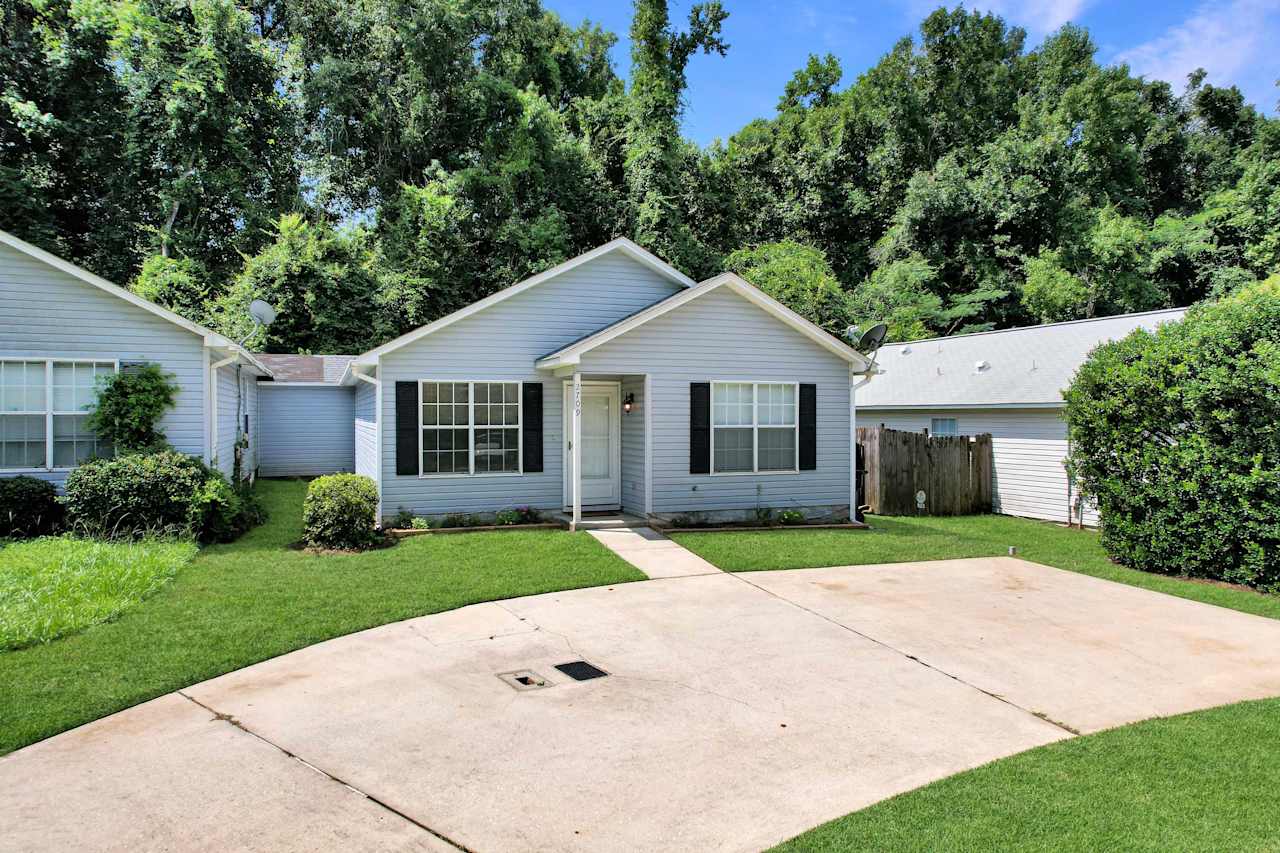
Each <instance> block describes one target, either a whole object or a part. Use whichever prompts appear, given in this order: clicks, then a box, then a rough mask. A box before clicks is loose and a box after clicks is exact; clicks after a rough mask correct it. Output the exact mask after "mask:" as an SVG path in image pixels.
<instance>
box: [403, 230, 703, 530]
mask: <svg viewBox="0 0 1280 853" xmlns="http://www.w3.org/2000/svg"><path fill="white" fill-rule="evenodd" d="M678 289H680V288H679V285H677V284H675V283H674V282H672V281H670V280H669V279H666V278H664V277H662V276H660V275H659V274H658V273H656V272H654V271H653V270H651V269H650V268H648V267H646V266H645V265H643V264H641V263H639V262H638V261H635V260H632V259H631V258H629V257H627V256H625V255H622V254H620V253H613V254H609V255H605V256H602V257H600V258H597V259H595V260H593V261H589V262H587V263H585V264H582V265H581V266H578V267H576V268H574V269H572V270H570V271H569V272H566V273H564V274H562V275H560V276H557V277H555V278H553V279H550V280H549V281H546V282H544V283H542V284H539V285H537V286H535V287H532V288H530V289H529V290H526V291H524V292H523V293H519V294H517V295H515V296H513V297H511V298H509V299H507V300H505V301H503V302H500V303H498V304H496V305H494V306H492V307H490V308H488V309H486V310H484V311H481V312H479V313H477V314H474V315H472V316H470V317H467V318H466V319H463V320H460V321H458V322H456V323H454V324H453V325H451V326H448V327H446V328H444V329H441V330H440V331H438V332H435V333H433V334H431V335H427V336H426V337H425V338H422V339H421V340H419V341H415V342H414V343H411V344H408V345H406V346H404V347H402V348H400V349H398V350H394V351H392V352H390V353H388V354H386V355H385V356H383V357H382V361H381V364H380V366H379V374H378V376H379V378H380V379H381V381H382V388H383V394H382V414H383V417H382V423H383V424H384V427H383V429H384V433H383V442H382V454H383V456H382V512H383V514H384V515H390V514H392V513H394V512H396V511H397V510H398V509H399V508H400V507H406V508H408V509H409V510H411V511H413V512H415V513H419V514H424V515H431V514H440V513H446V512H492V511H495V510H499V509H503V508H505V507H510V506H514V505H521V504H524V505H530V506H534V507H539V508H543V509H558V508H560V507H561V506H562V500H563V475H562V472H561V467H560V465H561V457H562V455H563V454H562V441H563V433H562V423H561V422H562V420H563V417H562V408H563V396H562V392H561V388H562V385H561V380H559V379H555V378H552V377H550V376H548V375H547V374H545V373H539V372H537V371H536V370H535V369H534V366H533V365H534V362H535V361H536V360H537V359H538V358H539V357H541V356H543V355H546V354H547V353H549V352H552V351H554V350H556V349H559V348H560V347H563V346H565V345H566V344H568V343H570V342H572V341H574V340H577V339H579V338H581V337H583V336H585V335H588V334H590V333H592V332H595V331H597V330H599V329H601V328H602V327H604V326H607V325H610V324H611V323H615V322H617V321H618V320H620V319H622V318H623V317H626V316H628V315H630V314H633V313H635V312H636V311H639V310H640V309H641V308H644V307H646V306H648V305H651V304H653V303H655V302H658V301H659V300H661V299H664V298H666V297H667V296H670V295H671V294H672V293H674V292H676V291H677V290H678ZM429 378H430V379H469V380H488V379H492V380H504V381H508V382H516V381H520V382H541V383H542V384H543V459H544V468H543V471H542V472H541V473H534V474H523V475H490V476H478V477H472V476H456V477H453V476H451V477H426V478H419V477H417V476H413V475H410V476H398V475H397V474H396V473H395V471H396V466H395V422H396V417H395V383H396V382H397V381H406V380H412V381H417V380H421V379H429Z"/></svg>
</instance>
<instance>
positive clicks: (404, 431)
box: [396, 382, 422, 474]
mask: <svg viewBox="0 0 1280 853" xmlns="http://www.w3.org/2000/svg"><path fill="white" fill-rule="evenodd" d="M421 464H422V460H420V459H418V383H417V382H397V383H396V473H397V474H417V473H418V467H419V466H420V465H421Z"/></svg>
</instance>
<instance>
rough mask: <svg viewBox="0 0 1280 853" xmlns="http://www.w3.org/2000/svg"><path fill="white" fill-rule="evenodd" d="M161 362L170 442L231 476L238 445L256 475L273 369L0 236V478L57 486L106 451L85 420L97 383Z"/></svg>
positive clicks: (245, 469)
mask: <svg viewBox="0 0 1280 853" xmlns="http://www.w3.org/2000/svg"><path fill="white" fill-rule="evenodd" d="M143 364H157V365H159V366H160V367H161V368H163V369H164V370H165V371H167V372H169V373H171V374H173V377H174V381H175V382H176V383H177V385H178V395H177V401H176V403H175V405H174V407H173V409H172V410H170V411H169V412H168V413H167V414H166V415H165V417H164V420H163V421H162V422H161V428H162V429H163V430H164V432H165V435H166V437H167V438H168V440H169V443H170V444H172V445H173V446H174V447H175V448H176V449H178V450H181V451H182V452H184V453H189V454H191V455H193V456H199V457H200V458H201V459H203V460H204V461H205V462H206V463H207V464H209V465H212V466H216V467H217V468H218V469H220V470H221V471H222V472H223V473H225V474H226V475H227V476H228V477H230V476H231V475H232V472H233V470H234V465H235V451H236V444H237V441H238V440H239V439H240V438H241V437H242V436H243V437H246V438H247V446H245V447H243V448H242V456H241V471H242V475H243V476H245V477H250V476H252V473H253V471H254V469H255V468H256V467H257V463H256V454H257V450H258V444H257V441H258V430H257V424H256V423H255V421H256V418H257V410H258V406H257V386H258V383H257V379H258V378H260V377H267V378H269V377H270V376H271V371H270V369H268V368H267V367H266V366H265V365H264V364H263V363H262V362H261V361H259V360H258V359H257V358H255V357H254V356H253V355H252V354H251V353H249V352H248V351H247V350H245V349H244V348H243V347H241V346H240V345H238V344H237V343H236V342H234V341H231V340H229V339H227V338H226V337H224V336H222V335H220V334H218V333H216V332H213V331H211V330H210V329H206V328H204V327H203V326H200V325H198V324H196V323H193V322H191V321H190V320H187V319H186V318H184V317H180V316H178V315H177V314H175V313H173V312H172V311H168V310H166V309H164V308H161V307H160V306H158V305H155V304H154V303H151V302H148V301H147V300H145V299H143V298H141V297H139V296H138V295H137V294H134V293H131V292H130V291H128V290H125V289H124V288H121V287H118V286H116V285H114V284H112V283H111V282H109V281H106V280H105V279H102V278H100V277H98V276H96V275H94V274H93V273H90V272H88V271H87V270H84V269H81V268H80V267H77V266H76V265H74V264H71V263H68V262H67V261H64V260H62V259H61V258H58V257H56V256H54V255H51V254H49V253H48V252H46V251H44V250H42V249H39V248H37V247H35V246H32V245H31V244H30V243H26V242H24V241H22V240H19V239H18V238H17V237H14V236H13V235H11V234H8V233H5V232H3V231H0V476H16V475H19V474H28V475H30V476H33V477H38V478H40V479H44V480H49V481H52V482H53V483H55V484H58V485H59V486H61V484H62V482H63V481H64V480H65V479H66V476H67V473H68V472H69V471H70V470H71V469H72V468H74V467H75V466H76V465H77V464H79V463H80V462H82V461H84V460H85V459H88V458H90V457H93V456H100V455H105V454H108V453H110V451H111V449H110V448H108V447H105V446H103V445H101V444H100V443H99V442H98V440H97V438H96V436H94V434H93V433H92V432H90V431H89V430H88V429H87V427H86V425H85V420H86V416H85V414H84V412H85V409H86V408H87V407H88V406H89V405H90V404H91V403H92V401H93V399H94V389H95V382H96V380H97V377H98V376H100V375H102V374H106V373H115V372H119V371H128V370H129V369H130V368H131V367H135V366H137V365H143Z"/></svg>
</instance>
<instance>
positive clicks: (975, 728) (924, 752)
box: [0, 558, 1280, 851]
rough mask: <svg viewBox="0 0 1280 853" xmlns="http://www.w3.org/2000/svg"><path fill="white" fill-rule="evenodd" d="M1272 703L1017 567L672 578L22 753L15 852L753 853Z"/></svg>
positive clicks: (1241, 640) (243, 680) (366, 649)
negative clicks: (1093, 748) (871, 807)
mask: <svg viewBox="0 0 1280 853" xmlns="http://www.w3.org/2000/svg"><path fill="white" fill-rule="evenodd" d="M576 660H585V661H587V662H589V663H591V664H594V665H595V666H597V667H599V668H600V669H602V670H605V671H607V672H608V675H607V676H604V677H600V678H594V679H591V680H586V681H575V680H573V679H571V678H569V677H568V676H566V675H564V674H563V673H561V672H560V671H558V670H557V669H555V665H556V664H563V663H566V662H570V661H576ZM513 672H514V673H517V676H516V677H515V678H518V677H519V674H520V673H524V677H525V678H527V679H528V680H529V681H530V682H531V683H530V684H529V685H523V684H520V682H519V681H518V680H515V681H514V683H515V684H516V685H517V686H519V687H520V688H522V689H516V687H513V686H511V685H512V681H513V680H514V679H513V677H511V676H508V677H507V678H505V679H504V678H502V677H499V674H503V673H513ZM539 682H544V683H545V686H539ZM526 687H527V689H525V688H526ZM1277 694H1280V622H1275V621H1271V620H1267V619H1262V618H1258V617H1252V616H1247V615H1244V614H1240V613H1236V612H1233V611H1229V610H1222V609H1218V608H1214V607H1210V606H1206V605H1200V604H1195V603H1192V602H1188V601H1184V600H1181V599H1176V598H1170V597H1167V596H1163V595H1159V594H1157V593H1151V592H1146V591H1144V590H1139V589H1135V588H1132V587H1127V586H1121V585H1117V584H1112V583H1108V582H1106V581H1099V580H1095V579H1092V578H1088V577H1084V576H1080V575H1074V574H1070V573H1067V572H1062V571H1058V570H1056V569H1050V568H1046V567H1043V566H1038V565H1035V564H1032V563H1027V562H1023V561H1020V560H1013V559H1004V558H996V559H980V560H950V561H941V562H932V563H908V564H900V565H892V566H862V567H855V568H836V569H813V570H799V571H789V572H757V573H749V574H743V575H736V576H734V575H727V574H722V573H716V574H704V575H695V576H688V577H676V578H669V579H663V580H652V581H646V582H640V583H634V584H627V585H622V586H618V587H608V588H606V587H600V588H596V589H588V590H578V591H573V592H564V593H553V594H549V595H540V596H534V597H530V598H523V599H515V600H511V601H505V602H501V603H491V604H482V605H477V606H474V607H468V608H464V609H461V610H457V611H453V612H450V613H445V614H440V615H437V616H429V617H423V618H420V619H413V620H410V621H407V622H402V623H398V624H395V625H387V626H384V627H381V628H375V629H373V630H370V631H365V632H363V633H360V634H355V635H352V636H349V637H345V638H342V639H338V640H333V641H331V642H327V643H322V644H320V645H317V646H313V647H311V648H308V649H304V650H302V651H299V652H296V653H293V654H290V655H286V656H284V657H281V658H277V659H275V660H272V661H268V662H265V663H262V664H259V665H257V666H253V667H250V668H248V669H244V670H241V671H239V672H235V673H231V674H229V675H226V676H222V677H220V678H216V679H213V680H212V681H208V682H205V683H204V684H200V685H197V686H195V687H193V688H190V689H188V690H184V691H182V692H181V693H178V694H172V695H170V696H166V697H163V698H161V699H157V700H155V701H153V702H149V703H146V704H144V705H141V706H138V707H136V708H133V709H131V710H128V711H125V712H122V713H120V714H116V715H114V716H112V717H108V718H106V719H103V720H100V721H98V722H95V723H91V724H89V725H87V726H84V727H82V728H80V729H77V730H75V731H71V732H67V733H65V734H63V735H59V736H57V737H54V738H51V739H49V740H47V741H44V742H42V743H39V744H36V745H34V746H32V747H28V748H27V749H24V750H20V751H19V752H16V753H14V754H12V755H10V756H7V757H5V758H3V759H0V826H3V827H4V832H3V833H0V848H3V849H6V850H8V849H12V850H63V849H103V850H142V849H169V850H230V849H249V848H252V849H262V850H267V849H269V850H351V849H363V850H457V849H459V848H461V849H467V850H474V851H511V850H592V851H601V850H606V851H607V850H636V849H648V850H658V849H662V850H755V849H760V848H762V847H765V846H768V845H770V844H771V843H774V842H777V841H781V840H783V839H785V838H787V837H790V836H791V835H794V834H796V833H798V832H801V831H803V830H805V829H807V828H809V827H811V826H814V825H816V824H818V823H821V822H822V821H825V820H828V819H830V818H834V817H837V816H839V815H842V814H844V813H846V812H849V811H851V810H854V809H858V808H860V807H863V806H865V805H868V804H870V803H873V802H875V801H877V800H880V799H883V798H884V797H887V796H891V795H893V794H895V793H898V792H901V791H905V790H908V789H911V788H914V787H917V786H919V785H921V784H924V783H926V782H928V781H930V780H933V779H937V778H940V777H942V776H946V775H949V774H952V773H955V772H957V771H960V770H963V769H966V768H969V767H973V766H975V765H978V764H982V763H984V762H987V761H990V760H992V759H995V758H999V757H1001V756H1005V755H1009V754H1011V753H1015V752H1019V751H1021V750H1024V749H1029V748H1032V747H1035V746H1039V745H1041V744H1046V743H1050V742H1052V741H1056V740H1061V739H1064V738H1068V737H1072V736H1074V735H1073V733H1074V732H1090V731H1095V730H1097V729H1100V728H1105V727H1109V726H1115V725H1120V724H1123V723H1128V722H1131V721H1134V720H1138V719H1142V718H1145V717H1150V716H1153V715H1160V714H1170V713H1176V712H1180V711H1187V710H1192V709H1196V708H1204V707H1208V706H1212V705H1216V704H1221V703H1224V702H1230V701H1235V700H1239V699H1247V698H1256V697H1263V696H1271V695H1277Z"/></svg>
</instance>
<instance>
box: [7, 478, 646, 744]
mask: <svg viewBox="0 0 1280 853" xmlns="http://www.w3.org/2000/svg"><path fill="white" fill-rule="evenodd" d="M305 489H306V484H305V483H301V482H287V481H263V482H261V483H260V484H259V486H258V490H259V492H258V493H259V495H260V496H261V497H262V498H263V500H264V502H265V504H266V506H267V509H268V511H269V512H270V520H269V521H268V522H267V523H266V524H265V525H263V526H262V527H259V528H257V529H255V530H252V531H250V532H249V533H248V534H246V535H245V536H244V537H243V538H241V539H240V540H239V541H237V542H233V543H231V544H228V545H216V546H212V547H209V548H206V549H204V550H202V551H201V552H200V554H199V555H198V556H197V557H196V558H195V559H194V560H193V561H192V563H191V564H190V565H189V566H187V567H186V568H184V569H182V570H181V571H180V572H178V574H177V576H176V577H175V578H174V579H173V580H172V581H171V582H170V583H169V584H168V585H167V586H165V587H164V588H163V589H161V590H160V591H159V592H158V593H156V594H155V595H154V596H152V597H151V598H150V599H148V600H147V601H144V602H143V603H142V604H140V605H138V606H135V607H133V608H132V609H130V610H128V611H126V612H125V613H123V614H122V615H121V616H120V617H119V618H118V619H116V620H115V621H112V622H108V623H105V624H101V625H96V626H94V627H92V628H89V629H87V630H85V631H83V632H81V633H79V634H74V635H72V636H68V637H63V638H62V639H60V640H56V641H54V642H52V643H48V644H46V645H41V646H33V647H31V648H26V649H21V650H18V651H9V652H0V685H2V686H3V687H2V688H0V754H2V753H5V752H9V751H11V750H14V749H17V748H18V747H21V746H24V745H26V744H29V743H32V742H34V741H37V740H40V739H41V738H45V737H48V736H50V735H53V734H56V733H58V732H61V731H64V730H66V729H69V728H72V727H74V726H77V725H80V724H82V723H86V722H89V721H90V720H94V719H97V718H99V717H102V716H105V715H107V714H110V713H113V712H115V711H119V710H121V709H123V708H127V707H129V706H131V705H135V704H137V703H139V702H142V701H145V700H147V699H151V698H154V697H156V696H160V695H162V694H164V693H168V692H170V691H172V690H177V689H179V688H181V687H186V686H188V685H190V684H194V683H196V682H199V681H203V680H204V679H206V678H211V677H213V676H215V675H219V674H221V673H224V672H229V671H231V670H234V669H239V668H241V667H244V666H248V665H249V664H252V663H256V662H257V661H260V660H265V659H266V658H270V657H274V656H276V655H280V654H284V653H285V652H289V651H292V650H294V649H298V648H302V647H303V646H307V645H311V644H312V643H318V642H320V641H321V640H327V639H330V638H332V637H337V636H341V635H343V634H348V633H351V632H353V631H359V630H362V629H365V628H370V627H373V626H375V625H382V624H385V623H388V622H395V621H398V620H400V619H407V618H409V617H412V616H419V615H423V614H427V613H436V612H439V611H442V610H449V609H452V608H455V607H461V606H463V605H466V604H474V603H476V602H480V601H491V600H494V599H502V598H511V597H514V596H521V595H532V594H536V593H541V592H551V591H555V590H561V589H572V588H576V587H585V586H597V585H603V584H614V583H623V582H627V581H633V580H641V579H642V578H643V577H644V576H643V575H642V574H641V573H640V572H639V571H637V570H636V569H635V568H633V567H632V566H631V565H630V564H628V563H626V562H624V561H623V560H622V559H620V558H619V557H617V556H616V555H614V554H613V553H612V552H610V551H609V550H607V549H606V548H605V547H604V546H602V545H601V544H600V543H598V542H596V541H595V540H594V539H593V538H591V537H590V536H589V535H587V534H585V533H578V534H570V533H567V532H564V531H560V530H537V531H502V532H495V533H464V534H454V535H431V536H419V537H415V538H412V539H406V540H404V541H403V542H401V543H400V544H398V545H396V546H395V547H392V548H385V549H381V550H376V551H369V552H366V553H363V554H351V555H337V556H330V555H324V556H316V555H311V554H307V553H305V552H302V551H298V550H294V549H292V548H291V547H290V546H291V545H292V544H293V543H294V542H296V541H297V540H298V539H299V537H300V536H301V513H302V498H303V495H304V493H305Z"/></svg>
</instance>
